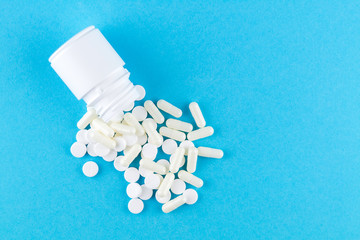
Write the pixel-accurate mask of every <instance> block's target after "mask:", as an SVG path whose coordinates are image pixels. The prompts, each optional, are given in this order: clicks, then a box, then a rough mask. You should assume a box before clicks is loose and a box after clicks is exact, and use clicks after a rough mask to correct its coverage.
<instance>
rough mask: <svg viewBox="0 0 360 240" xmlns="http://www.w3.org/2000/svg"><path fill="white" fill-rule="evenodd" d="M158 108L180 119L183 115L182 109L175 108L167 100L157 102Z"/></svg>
mask: <svg viewBox="0 0 360 240" xmlns="http://www.w3.org/2000/svg"><path fill="white" fill-rule="evenodd" d="M157 107H158V108H159V109H161V110H163V111H164V112H166V113H168V114H170V115H173V116H174V117H176V118H179V117H181V115H182V111H181V109H180V108H177V107H175V106H174V105H172V104H171V103H169V102H167V101H165V100H159V101H158V102H157Z"/></svg>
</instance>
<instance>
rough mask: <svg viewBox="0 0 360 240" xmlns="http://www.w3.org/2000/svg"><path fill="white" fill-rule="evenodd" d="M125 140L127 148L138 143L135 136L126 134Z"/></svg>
mask: <svg viewBox="0 0 360 240" xmlns="http://www.w3.org/2000/svg"><path fill="white" fill-rule="evenodd" d="M123 138H124V139H125V141H126V146H129V147H131V146H132V145H134V144H135V143H137V141H138V137H137V136H136V135H135V134H125V135H123Z"/></svg>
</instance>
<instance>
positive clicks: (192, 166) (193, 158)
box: [186, 147, 199, 173]
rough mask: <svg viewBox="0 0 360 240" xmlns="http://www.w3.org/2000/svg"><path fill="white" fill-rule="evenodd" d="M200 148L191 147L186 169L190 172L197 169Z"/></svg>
mask: <svg viewBox="0 0 360 240" xmlns="http://www.w3.org/2000/svg"><path fill="white" fill-rule="evenodd" d="M198 152H199V151H198V150H197V148H196V147H189V149H188V157H187V165H186V170H187V171H188V172H189V173H193V172H195V170H196V163H197V158H198Z"/></svg>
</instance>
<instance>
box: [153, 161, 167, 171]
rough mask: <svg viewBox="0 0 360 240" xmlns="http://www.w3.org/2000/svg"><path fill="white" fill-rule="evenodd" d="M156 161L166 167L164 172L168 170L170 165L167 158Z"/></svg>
mask: <svg viewBox="0 0 360 240" xmlns="http://www.w3.org/2000/svg"><path fill="white" fill-rule="evenodd" d="M156 163H158V164H160V165H163V166H164V167H165V168H166V172H168V171H169V167H170V163H169V161H168V160H166V159H160V160H158V161H157V162H156Z"/></svg>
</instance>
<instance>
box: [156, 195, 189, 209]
mask: <svg viewBox="0 0 360 240" xmlns="http://www.w3.org/2000/svg"><path fill="white" fill-rule="evenodd" d="M185 203H186V198H185V196H184V195H180V196H178V197H176V198H174V199H173V200H170V201H169V202H167V203H165V204H164V205H163V206H162V208H161V209H162V211H163V212H164V213H169V212H171V211H174V210H175V209H177V208H178V207H180V206H182V205H184V204H185Z"/></svg>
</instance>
